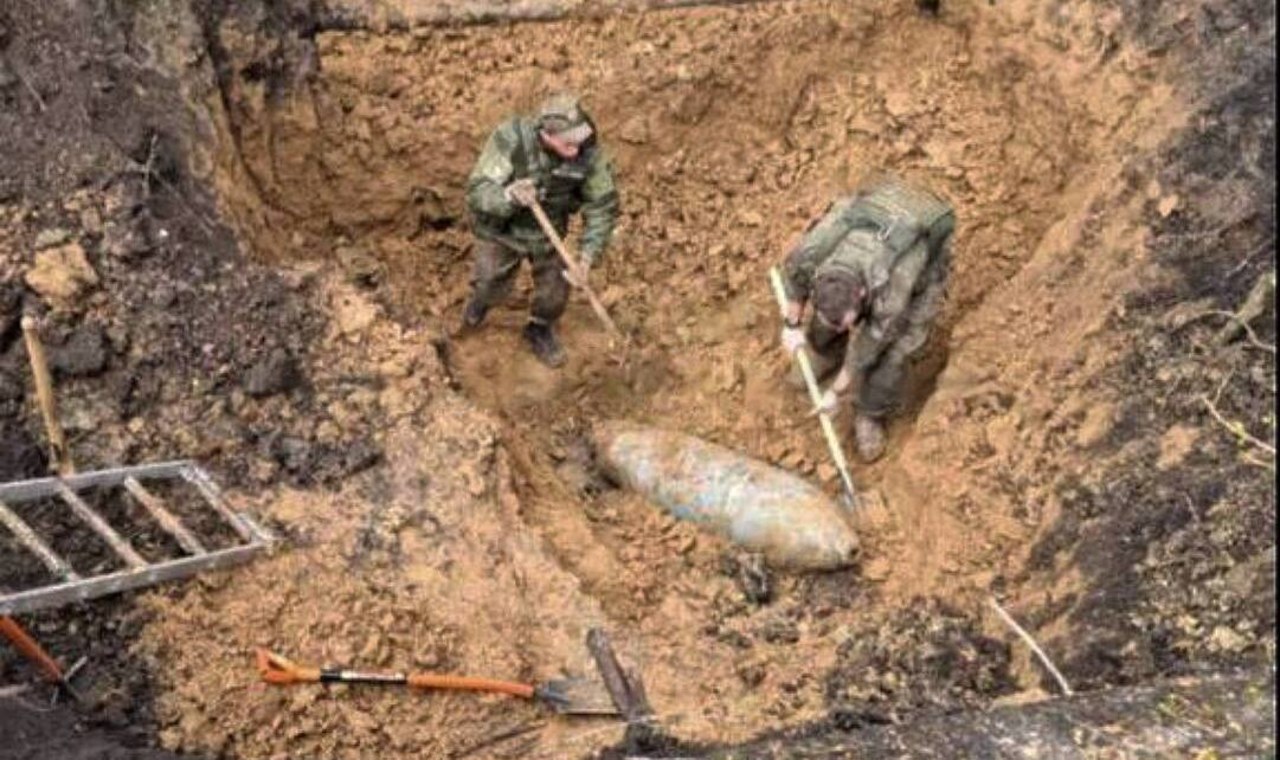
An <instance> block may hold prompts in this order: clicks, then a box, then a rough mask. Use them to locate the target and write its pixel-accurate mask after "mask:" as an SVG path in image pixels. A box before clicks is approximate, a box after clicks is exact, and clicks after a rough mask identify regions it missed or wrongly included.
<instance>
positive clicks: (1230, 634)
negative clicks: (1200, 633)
mask: <svg viewBox="0 0 1280 760" xmlns="http://www.w3.org/2000/svg"><path fill="white" fill-rule="evenodd" d="M1209 645H1210V646H1211V647H1213V648H1214V649H1217V650H1218V651H1220V652H1239V651H1241V650H1243V649H1244V648H1245V647H1247V646H1249V640H1248V639H1247V638H1245V637H1244V636H1241V635H1240V634H1238V633H1236V632H1235V631H1234V630H1232V629H1231V628H1228V627H1226V626H1225V625H1220V626H1218V627H1217V628H1214V629H1213V633H1211V634H1209Z"/></svg>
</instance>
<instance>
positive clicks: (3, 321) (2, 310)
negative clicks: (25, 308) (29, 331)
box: [0, 283, 22, 353]
mask: <svg viewBox="0 0 1280 760" xmlns="http://www.w3.org/2000/svg"><path fill="white" fill-rule="evenodd" d="M21 324H22V286H21V285H18V284H17V283H7V284H5V285H0V353H3V352H4V351H5V350H7V349H8V348H9V344H10V343H12V342H13V341H14V340H15V339H16V338H17V337H18V332H19V327H20V325H21Z"/></svg>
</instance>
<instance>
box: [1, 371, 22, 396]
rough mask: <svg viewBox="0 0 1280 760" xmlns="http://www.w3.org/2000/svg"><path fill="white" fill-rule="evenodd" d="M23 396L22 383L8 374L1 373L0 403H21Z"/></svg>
mask: <svg viewBox="0 0 1280 760" xmlns="http://www.w3.org/2000/svg"><path fill="white" fill-rule="evenodd" d="M23 394H24V391H23V388H22V381H20V380H19V379H18V378H16V377H14V376H13V375H10V374H9V373H8V372H0V403H3V402H5V401H21V400H22V396H23Z"/></svg>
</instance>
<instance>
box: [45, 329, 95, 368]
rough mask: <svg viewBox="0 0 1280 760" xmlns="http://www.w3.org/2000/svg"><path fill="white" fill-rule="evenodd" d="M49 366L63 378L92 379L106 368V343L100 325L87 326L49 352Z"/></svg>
mask: <svg viewBox="0 0 1280 760" xmlns="http://www.w3.org/2000/svg"><path fill="white" fill-rule="evenodd" d="M49 365H50V366H51V367H52V368H53V370H54V371H55V372H57V373H58V374H59V375H62V376H64V377H92V376H94V375H97V374H100V373H101V372H102V371H103V370H104V369H106V368H107V341H106V335H105V334H104V333H103V330H102V326H101V325H95V324H89V325H84V326H82V327H81V328H80V329H78V330H76V331H75V332H74V333H72V334H71V337H70V338H69V339H68V340H67V342H66V343H64V344H63V345H61V346H59V347H58V348H55V349H53V350H51V351H50V352H49Z"/></svg>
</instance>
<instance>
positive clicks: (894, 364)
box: [806, 281, 945, 419]
mask: <svg viewBox="0 0 1280 760" xmlns="http://www.w3.org/2000/svg"><path fill="white" fill-rule="evenodd" d="M944 288H945V283H944V282H942V281H937V282H934V283H931V284H930V285H929V286H928V287H926V288H925V290H924V291H923V292H922V293H920V294H919V295H918V296H916V297H915V298H914V299H913V300H912V301H911V303H910V304H908V306H907V313H906V315H905V317H904V318H905V325H904V327H903V329H902V332H901V333H900V334H899V335H898V337H897V339H896V340H894V341H893V342H892V343H890V344H889V345H888V346H886V347H884V349H883V350H882V351H881V352H880V354H879V356H877V357H875V360H874V361H871V362H867V363H866V365H865V366H863V367H861V368H859V369H857V370H855V371H854V375H853V391H854V395H853V407H854V409H856V410H857V411H858V412H859V413H860V414H864V415H866V416H868V417H874V418H877V419H883V418H885V417H887V416H889V415H890V414H891V413H892V412H893V410H894V408H895V407H896V406H897V405H898V401H899V395H900V393H901V390H902V385H903V380H904V379H905V378H906V374H907V369H908V367H909V366H910V365H911V362H912V360H913V359H915V358H916V357H917V356H919V354H920V352H921V350H922V349H923V348H924V345H925V343H926V342H928V340H929V333H930V331H931V330H932V328H933V322H934V320H935V319H937V316H938V313H939V312H940V311H941V310H942V300H943V294H944ZM850 336H851V331H850V330H835V329H833V328H830V327H828V326H826V325H825V324H823V323H822V321H821V320H819V319H817V318H813V319H810V320H809V327H808V330H807V335H806V338H807V340H808V342H809V345H810V346H811V347H812V349H813V350H812V351H811V352H810V354H809V355H810V357H812V358H813V360H814V361H813V371H814V374H815V375H817V376H818V378H819V379H822V378H823V376H824V375H831V374H832V373H834V372H835V371H836V370H837V369H839V368H840V366H841V365H842V364H843V363H844V362H845V360H846V352H847V351H848V347H849V340H850Z"/></svg>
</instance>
